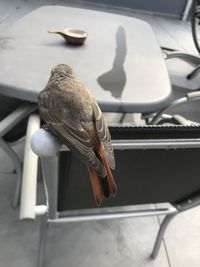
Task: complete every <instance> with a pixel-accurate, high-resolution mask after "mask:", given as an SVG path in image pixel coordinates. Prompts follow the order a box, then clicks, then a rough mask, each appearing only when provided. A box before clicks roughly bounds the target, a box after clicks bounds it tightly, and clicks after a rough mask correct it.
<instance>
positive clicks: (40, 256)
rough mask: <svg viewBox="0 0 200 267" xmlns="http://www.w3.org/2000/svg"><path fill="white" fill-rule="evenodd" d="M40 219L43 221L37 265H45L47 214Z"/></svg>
mask: <svg viewBox="0 0 200 267" xmlns="http://www.w3.org/2000/svg"><path fill="white" fill-rule="evenodd" d="M40 219H41V222H40V237H39V246H38V255H37V267H44V264H45V250H46V238H47V228H48V221H47V215H46V214H45V215H42V216H41V218H40Z"/></svg>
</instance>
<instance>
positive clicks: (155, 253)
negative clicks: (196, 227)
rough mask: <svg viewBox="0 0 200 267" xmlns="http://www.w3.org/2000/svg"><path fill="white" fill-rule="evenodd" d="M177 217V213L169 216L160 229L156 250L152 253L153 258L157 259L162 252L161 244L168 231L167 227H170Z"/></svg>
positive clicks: (155, 244) (155, 245)
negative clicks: (160, 251)
mask: <svg viewBox="0 0 200 267" xmlns="http://www.w3.org/2000/svg"><path fill="white" fill-rule="evenodd" d="M176 215H177V213H174V214H169V215H167V216H165V218H164V220H163V222H162V224H161V226H160V229H159V231H158V234H157V237H156V241H155V243H154V248H153V251H152V253H151V258H152V259H155V258H156V257H157V256H158V252H159V250H160V246H161V242H162V240H163V237H164V234H165V232H166V230H167V227H168V225H169V223H170V222H171V220H172V219H173V218H174V217H175V216H176Z"/></svg>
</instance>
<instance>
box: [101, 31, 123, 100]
mask: <svg viewBox="0 0 200 267" xmlns="http://www.w3.org/2000/svg"><path fill="white" fill-rule="evenodd" d="M116 43H117V47H116V50H115V51H116V55H115V58H114V61H113V67H112V69H111V70H110V71H108V72H106V73H104V74H102V75H101V76H99V77H98V78H97V81H98V83H99V85H100V86H101V87H102V88H103V89H104V90H106V91H110V92H111V94H112V96H114V97H115V98H120V97H121V95H122V92H123V90H124V87H125V84H126V72H125V71H124V66H123V65H124V62H125V58H126V53H127V47H126V34H125V30H124V28H123V27H122V26H120V27H118V29H117V32H116Z"/></svg>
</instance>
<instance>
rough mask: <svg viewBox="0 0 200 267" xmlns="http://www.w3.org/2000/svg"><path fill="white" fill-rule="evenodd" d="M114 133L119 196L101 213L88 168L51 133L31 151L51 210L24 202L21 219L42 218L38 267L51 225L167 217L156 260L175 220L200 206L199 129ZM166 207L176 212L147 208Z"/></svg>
mask: <svg viewBox="0 0 200 267" xmlns="http://www.w3.org/2000/svg"><path fill="white" fill-rule="evenodd" d="M110 132H111V135H112V140H113V146H114V149H115V156H116V163H117V168H116V170H115V171H114V176H115V179H116V182H117V185H118V191H119V192H118V194H117V196H116V198H115V199H109V200H107V201H105V202H104V203H103V206H102V207H101V208H98V209H96V208H95V204H94V200H93V197H92V194H91V188H90V185H89V179H84V177H85V176H88V174H87V168H86V167H85V166H84V164H82V163H81V162H80V161H78V160H77V159H76V158H74V157H73V156H72V155H71V153H70V151H66V148H63V147H60V145H59V144H58V142H57V140H56V138H55V137H54V136H52V135H51V134H50V133H49V132H47V131H46V130H44V129H40V130H38V131H37V132H36V133H35V134H34V135H33V137H32V140H31V146H32V149H33V150H34V151H35V153H36V154H37V155H38V156H39V157H40V159H41V163H42V169H43V178H44V184H45V193H46V205H41V206H35V204H34V203H29V202H28V201H27V202H24V203H23V209H21V212H20V218H21V219H34V218H35V217H36V216H37V215H40V216H41V225H40V241H39V250H38V265H37V266H38V267H41V266H44V258H45V241H46V235H47V225H48V224H52V223H67V222H77V221H91V220H106V219H122V218H130V217H139V216H152V215H166V217H165V219H164V220H163V222H162V224H161V226H160V230H159V233H158V236H157V239H156V242H155V245H154V249H153V252H152V255H151V256H152V258H156V256H157V254H158V251H159V247H160V244H161V241H162V239H163V236H164V233H165V231H166V228H167V226H168V224H169V223H170V221H171V220H172V219H173V218H174V217H175V216H176V215H177V214H180V213H181V212H183V211H186V210H188V209H190V208H193V207H195V206H197V205H199V204H200V195H199V189H200V180H199V172H200V166H199V156H198V154H199V153H200V138H199V137H200V127H199V126H194V125H193V126H180V125H179V126H168V127H164V126H145V127H135V126H132V125H126V126H123V125H122V126H119V125H118V126H112V127H110ZM80 173H81V179H80ZM87 181H88V183H87ZM74 188H76V190H77V191H78V192H79V197H78V199H77V198H76V197H75V196H74V194H73V190H74ZM30 189H31V190H30ZM22 195H25V196H26V195H32V196H35V195H36V188H35V187H34V188H31V187H30V186H29V185H28V184H27V185H26V187H24V188H23V190H22ZM166 202H168V203H170V207H169V206H167V207H166V208H163V207H162V208H155V209H150V210H144V209H142V204H146V203H166ZM30 204H31V205H30ZM135 204H141V209H139V210H137V211H135V210H132V209H131V205H135ZM27 205H28V206H27ZM128 205H130V207H129V209H128V210H126V209H123V208H122V207H126V206H128ZM108 207H109V208H108ZM111 207H115V208H114V209H112V208H111Z"/></svg>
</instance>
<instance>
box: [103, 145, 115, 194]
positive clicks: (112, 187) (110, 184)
mask: <svg viewBox="0 0 200 267" xmlns="http://www.w3.org/2000/svg"><path fill="white" fill-rule="evenodd" d="M99 156H100V159H101V161H102V162H103V165H104V167H105V169H106V173H107V177H105V178H102V179H104V180H107V184H108V187H109V195H108V197H110V196H115V195H116V193H117V186H116V183H115V180H114V177H113V175H112V172H111V170H110V166H109V162H108V160H107V158H106V154H105V150H104V147H103V145H102V144H100V147H99Z"/></svg>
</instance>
